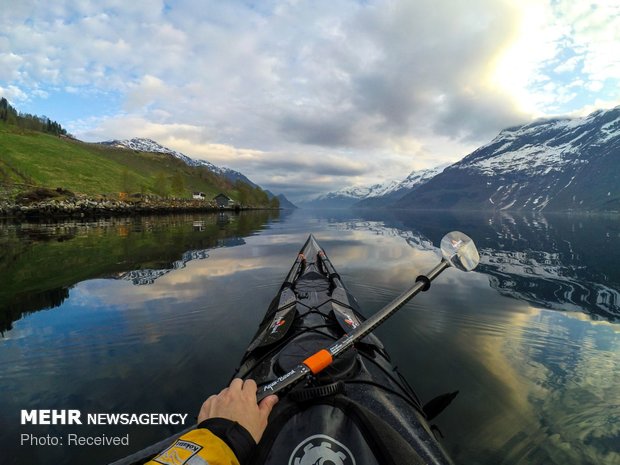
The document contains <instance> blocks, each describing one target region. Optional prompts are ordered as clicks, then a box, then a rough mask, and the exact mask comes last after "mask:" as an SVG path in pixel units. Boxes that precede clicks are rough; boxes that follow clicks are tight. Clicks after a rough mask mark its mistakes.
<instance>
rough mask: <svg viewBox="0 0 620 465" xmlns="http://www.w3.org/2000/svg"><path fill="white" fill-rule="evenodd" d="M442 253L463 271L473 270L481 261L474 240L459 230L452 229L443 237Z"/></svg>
mask: <svg viewBox="0 0 620 465" xmlns="http://www.w3.org/2000/svg"><path fill="white" fill-rule="evenodd" d="M441 254H442V255H443V258H444V259H446V260H447V261H448V262H449V263H450V265H452V266H453V267H455V268H458V269H459V270H462V271H471V270H473V269H474V268H476V267H477V266H478V263H479V262H480V255H479V254H478V249H476V245H475V244H474V241H472V240H471V238H470V237H469V236H467V235H465V234H463V233H462V232H459V231H452V232H450V233H448V234H446V235H445V236H444V237H443V239H442V240H441Z"/></svg>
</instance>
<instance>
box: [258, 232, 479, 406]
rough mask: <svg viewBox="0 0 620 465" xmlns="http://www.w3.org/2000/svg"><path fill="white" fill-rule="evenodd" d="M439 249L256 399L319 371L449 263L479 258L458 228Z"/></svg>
mask: <svg viewBox="0 0 620 465" xmlns="http://www.w3.org/2000/svg"><path fill="white" fill-rule="evenodd" d="M440 248H441V255H442V257H443V258H442V259H441V262H439V264H438V265H437V266H435V268H433V269H432V270H431V271H430V272H429V273H428V274H427V275H426V276H418V277H417V278H416V283H415V284H414V285H413V286H412V287H410V288H409V289H407V290H406V291H405V292H403V293H402V294H401V295H399V296H398V297H397V298H396V299H394V300H393V301H392V302H390V303H389V304H388V305H386V306H385V307H383V308H382V309H381V310H379V311H378V312H377V313H375V314H374V315H373V316H371V317H370V318H368V319H367V320H366V321H364V322H363V323H362V324H360V325H359V326H358V327H357V328H355V329H354V330H353V331H352V332H351V333H349V334H345V335H344V336H342V337H341V338H340V339H338V340H337V341H336V342H334V343H333V344H332V345H331V346H330V347H329V348H327V349H321V350H319V351H318V352H316V353H315V354H313V355H311V356H310V357H308V358H307V359H305V360H304V361H303V362H301V363H300V364H299V365H297V366H296V367H295V368H293V369H292V370H291V371H289V372H288V373H286V374H284V375H282V376H280V377H279V378H278V379H276V380H274V381H272V382H270V383H268V384H264V385H262V386H260V387H259V389H258V393H257V395H256V397H257V400H258V402H260V401H261V400H262V399H264V398H265V397H267V396H268V395H271V394H277V393H278V392H282V391H285V390H287V389H290V388H292V387H293V386H294V385H295V384H297V383H298V382H300V381H301V380H303V379H304V378H305V377H306V376H310V375H316V374H318V373H320V372H321V371H322V370H324V369H325V368H327V367H328V366H329V365H330V364H331V363H332V361H333V359H334V358H335V357H337V356H338V355H340V354H341V353H342V352H344V351H345V350H347V349H349V348H350V347H351V346H353V344H355V343H356V342H357V341H359V340H360V339H362V338H364V336H366V335H367V334H369V333H370V332H372V331H374V330H375V329H376V328H377V327H378V326H379V325H381V323H383V322H384V321H385V320H387V319H388V318H389V317H390V316H392V315H393V314H394V313H396V312H397V311H398V310H399V309H400V308H401V307H402V306H403V305H405V304H406V303H407V302H408V301H409V300H411V298H413V297H414V296H415V295H417V294H418V293H420V292H421V291H426V290H428V288H429V287H430V285H431V281H433V280H434V279H435V278H436V277H437V276H439V275H440V274H441V273H442V272H443V271H444V270H445V269H446V268H449V267H450V266H453V267H454V268H457V269H459V270H462V271H471V270H473V269H474V268H476V266H477V265H478V262H479V261H480V255H479V254H478V250H477V249H476V246H475V244H474V241H472V240H471V239H470V238H469V237H468V236H466V235H465V234H463V233H462V232H459V231H453V232H451V233H448V234H446V235H445V236H444V237H443V239H442V240H441V245H440Z"/></svg>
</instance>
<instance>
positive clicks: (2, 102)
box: [0, 97, 67, 136]
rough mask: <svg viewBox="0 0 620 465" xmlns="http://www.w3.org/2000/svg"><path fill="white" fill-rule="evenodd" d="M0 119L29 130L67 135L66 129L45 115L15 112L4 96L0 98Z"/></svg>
mask: <svg viewBox="0 0 620 465" xmlns="http://www.w3.org/2000/svg"><path fill="white" fill-rule="evenodd" d="M0 121H4V122H5V123H7V124H12V125H16V126H18V127H20V128H22V129H29V130H31V131H39V132H47V133H49V134H55V135H57V136H60V135H67V131H66V130H65V129H64V128H63V127H62V126H61V125H60V123H57V122H56V121H52V120H51V119H49V118H48V117H47V116H37V115H31V114H29V113H17V110H15V108H13V107H12V106H11V105H10V104H9V101H8V100H7V99H6V98H4V97H2V98H1V99H0Z"/></svg>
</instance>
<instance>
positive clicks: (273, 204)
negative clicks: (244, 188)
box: [269, 197, 280, 210]
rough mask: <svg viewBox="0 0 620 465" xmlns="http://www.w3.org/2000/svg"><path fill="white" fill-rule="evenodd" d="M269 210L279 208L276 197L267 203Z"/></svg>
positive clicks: (278, 201)
mask: <svg viewBox="0 0 620 465" xmlns="http://www.w3.org/2000/svg"><path fill="white" fill-rule="evenodd" d="M269 208H273V209H274V210H277V209H279V208H280V200H279V199H278V198H277V197H273V198H272V199H271V200H270V201H269Z"/></svg>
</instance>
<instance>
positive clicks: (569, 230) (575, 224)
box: [345, 212, 620, 321]
mask: <svg viewBox="0 0 620 465" xmlns="http://www.w3.org/2000/svg"><path fill="white" fill-rule="evenodd" d="M364 214H365V216H366V217H368V216H370V217H371V218H372V219H374V220H375V221H374V223H375V226H374V227H375V228H378V229H381V228H383V232H384V233H385V232H386V231H393V232H395V233H396V234H398V235H401V236H402V237H404V238H405V239H406V240H407V241H408V242H409V243H410V244H411V245H412V246H414V247H420V246H424V244H432V243H435V244H436V243H437V242H438V241H439V239H440V238H441V236H442V235H443V234H445V232H446V231H447V230H446V226H447V227H450V228H452V229H460V230H462V231H466V232H467V234H468V235H470V236H471V237H473V238H475V241H476V244H477V246H478V249H479V250H480V255H481V264H480V266H479V268H478V271H481V272H483V273H485V274H487V275H489V276H490V278H491V279H490V284H491V286H492V287H493V288H494V289H497V290H498V291H499V292H500V293H501V294H502V295H505V296H507V297H512V298H515V299H518V300H523V301H526V302H529V303H530V304H532V305H534V306H537V307H543V308H549V309H555V310H563V311H578V312H584V313H587V314H589V315H590V316H591V317H592V318H593V319H598V318H602V319H606V320H608V321H618V320H619V319H620V267H618V266H617V264H618V263H620V247H617V244H618V243H620V218H618V217H614V216H596V217H583V216H567V215H557V216H552V215H547V216H543V215H540V214H538V215H532V214H527V215H526V214H524V215H518V214H511V215H509V214H486V215H485V214H481V213H477V214H476V213H467V214H461V215H459V214H455V213H450V214H445V213H444V214H438V213H432V212H415V213H412V212H395V213H389V214H385V213H381V214H370V215H369V214H367V213H366V212H365V213H364ZM345 227H361V228H369V227H372V226H371V225H370V224H369V222H368V221H366V222H361V223H360V224H357V225H356V224H355V222H347V223H345Z"/></svg>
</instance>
